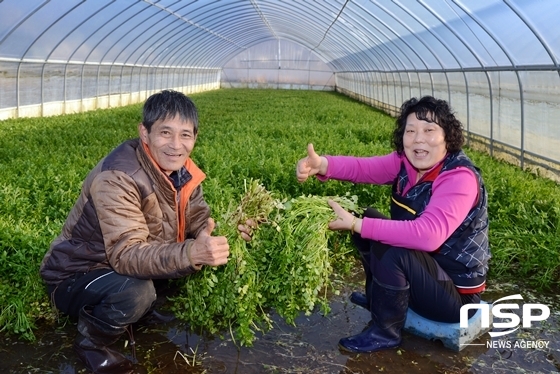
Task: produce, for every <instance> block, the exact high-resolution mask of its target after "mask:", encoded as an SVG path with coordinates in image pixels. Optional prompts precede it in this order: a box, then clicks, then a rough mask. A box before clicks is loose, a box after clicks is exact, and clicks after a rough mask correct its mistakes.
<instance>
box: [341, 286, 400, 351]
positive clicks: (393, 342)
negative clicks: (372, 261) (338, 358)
mask: <svg viewBox="0 0 560 374" xmlns="http://www.w3.org/2000/svg"><path fill="white" fill-rule="evenodd" d="M372 283H373V285H372V288H373V294H374V295H375V300H374V301H373V302H372V303H371V319H372V323H371V325H370V327H368V328H367V329H366V330H364V331H363V332H361V333H359V334H357V335H354V336H350V337H348V338H342V339H340V341H339V342H338V346H339V348H340V349H342V350H344V351H348V352H354V353H366V352H375V351H380V350H382V349H389V348H394V347H397V346H399V345H400V344H401V340H402V338H401V330H402V328H403V327H404V323H405V321H406V312H407V310H408V299H409V288H410V287H409V286H408V285H407V286H406V287H402V288H401V287H394V286H390V285H386V284H381V283H379V282H378V281H377V279H375V278H374V279H373V282H372Z"/></svg>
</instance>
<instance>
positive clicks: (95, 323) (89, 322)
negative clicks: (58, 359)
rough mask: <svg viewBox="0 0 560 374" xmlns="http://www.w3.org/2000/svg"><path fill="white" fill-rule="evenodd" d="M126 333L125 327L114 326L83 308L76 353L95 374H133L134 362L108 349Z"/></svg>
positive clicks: (75, 342) (75, 346)
mask: <svg viewBox="0 0 560 374" xmlns="http://www.w3.org/2000/svg"><path fill="white" fill-rule="evenodd" d="M125 331H126V329H125V328H124V327H118V326H112V325H110V324H108V323H106V322H104V321H102V320H100V319H98V318H96V317H94V316H93V315H92V314H90V313H89V312H88V311H86V309H85V308H82V309H81V310H80V315H79V318H78V332H79V334H78V336H77V337H76V340H75V341H74V346H73V348H74V351H75V352H76V354H77V355H78V357H79V358H80V360H82V362H83V363H84V364H85V365H86V367H87V368H88V369H89V370H91V371H92V372H93V373H95V374H97V373H99V374H117V373H118V374H127V373H132V369H133V365H132V362H130V360H128V359H127V358H126V357H125V356H124V355H122V354H121V353H119V352H117V351H114V350H112V349H110V348H108V346H109V345H112V344H114V343H116V342H117V340H119V337H120V336H121V335H122V334H123V333H124V332H125Z"/></svg>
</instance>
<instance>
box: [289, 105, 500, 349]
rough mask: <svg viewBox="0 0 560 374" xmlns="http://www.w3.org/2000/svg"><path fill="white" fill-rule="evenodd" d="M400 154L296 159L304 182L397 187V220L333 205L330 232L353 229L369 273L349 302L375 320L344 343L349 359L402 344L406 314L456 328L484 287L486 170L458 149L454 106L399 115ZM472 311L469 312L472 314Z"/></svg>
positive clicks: (406, 109)
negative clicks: (360, 290) (356, 213)
mask: <svg viewBox="0 0 560 374" xmlns="http://www.w3.org/2000/svg"><path fill="white" fill-rule="evenodd" d="M393 143H394V146H395V151H394V152H392V153H390V154H387V155H384V156H374V157H350V156H319V155H318V154H317V153H315V150H314V149H313V145H312V144H309V145H308V148H307V153H308V154H307V157H305V158H302V159H301V160H299V161H298V164H297V168H296V175H297V178H298V181H299V182H304V181H305V180H306V179H307V178H309V177H310V176H313V175H315V176H316V177H317V178H318V179H319V180H321V181H327V180H329V179H335V180H343V181H350V182H354V183H369V184H392V186H393V187H392V198H391V218H390V219H389V218H388V217H384V216H383V215H382V214H381V213H379V212H378V211H376V210H375V209H372V208H368V209H367V210H366V211H365V212H364V214H363V215H362V216H361V217H356V216H354V215H353V214H352V213H350V212H347V211H345V210H344V209H343V208H342V207H341V206H340V205H339V204H337V203H336V202H334V201H330V202H329V204H330V206H331V207H332V209H333V211H334V212H335V214H336V215H337V219H336V220H334V221H332V222H330V223H329V228H330V229H332V230H350V232H351V233H352V234H353V236H354V239H355V240H354V242H355V243H356V245H357V247H358V249H359V251H360V254H361V256H362V263H363V265H364V271H365V275H366V293H365V295H364V294H361V293H357V292H354V293H353V294H352V296H351V301H353V302H354V303H356V304H358V305H361V306H364V307H365V308H367V309H369V310H370V312H371V317H372V321H371V322H370V324H369V325H368V327H367V328H366V329H365V330H364V331H363V332H361V333H359V334H357V335H354V336H350V337H347V338H343V339H341V340H340V341H339V347H340V348H341V349H343V350H345V351H350V352H374V351H378V350H381V349H387V348H392V347H396V346H398V345H400V343H401V329H402V327H403V326H404V323H405V320H406V312H407V309H408V308H409V307H410V308H411V309H413V310H414V311H415V312H416V313H418V314H419V315H421V316H423V317H425V318H428V319H430V320H434V321H439V322H447V323H456V322H459V311H460V308H461V306H462V305H464V304H469V303H478V302H479V301H480V293H481V292H482V291H483V290H484V289H485V282H486V273H487V270H488V260H489V258H490V251H489V247H488V216H487V194H486V190H485V187H484V184H483V181H482V178H481V175H480V170H479V169H478V168H477V167H475V166H474V165H473V163H472V161H471V160H470V159H469V158H468V157H467V156H466V155H465V154H464V153H463V151H462V150H461V148H462V145H463V143H464V136H463V129H462V125H461V123H460V121H459V120H458V119H457V118H455V115H454V113H453V112H452V111H451V108H450V107H449V105H448V103H447V102H446V101H444V100H438V99H435V98H433V97H431V96H425V97H422V98H421V99H420V100H418V99H416V98H412V99H410V100H408V101H406V102H405V103H404V104H403V105H402V107H401V113H400V115H399V117H398V118H397V120H396V128H395V130H394V132H393ZM475 312H476V310H471V316H472V314H474V313H475Z"/></svg>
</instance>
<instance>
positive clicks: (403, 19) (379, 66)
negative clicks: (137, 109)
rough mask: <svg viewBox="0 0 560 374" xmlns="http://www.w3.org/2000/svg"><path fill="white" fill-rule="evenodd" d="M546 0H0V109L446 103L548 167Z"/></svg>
mask: <svg viewBox="0 0 560 374" xmlns="http://www.w3.org/2000/svg"><path fill="white" fill-rule="evenodd" d="M559 18H560V7H559V6H558V3H557V0H539V1H526V0H487V1H467V0H346V1H343V0H327V1H279V0H222V1H184V0H118V1H117V0H95V1H86V0H65V1H54V0H26V1H17V0H0V120H2V119H7V118H17V117H26V116H47V115H53V114H61V113H73V112H80V111H85V110H90V109H96V108H106V107H113V106H120V105H128V104H132V103H136V102H140V101H143V100H145V98H146V97H148V96H149V95H150V94H152V93H153V92H155V91H158V90H161V89H164V88H174V89H178V90H181V91H183V92H185V93H193V92H200V91H205V90H213V89H218V88H228V87H266V88H287V89H311V90H336V91H339V92H342V93H344V94H346V95H348V96H351V97H354V98H356V99H358V100H361V101H364V102H367V103H369V104H371V105H373V106H376V107H378V108H381V109H383V110H385V111H387V112H388V113H390V114H395V113H396V112H397V110H398V108H399V106H400V104H401V103H402V102H403V101H404V100H406V99H408V98H410V97H412V96H422V95H425V94H430V95H434V96H438V97H441V98H444V99H446V100H448V101H449V102H450V103H451V105H452V106H453V108H454V109H455V111H456V112H457V115H458V116H459V118H460V119H461V120H462V121H463V123H464V124H465V129H466V131H467V132H468V135H469V136H468V139H469V142H471V145H481V146H482V147H484V148H485V149H487V150H489V152H490V153H491V154H493V155H495V156H498V157H505V158H507V159H508V160H509V161H511V162H514V163H517V164H518V165H519V166H520V167H522V168H525V167H526V166H527V165H530V166H536V167H538V168H539V169H540V170H545V171H547V172H548V173H552V175H556V176H557V174H558V171H559V170H560V127H559V126H557V125H556V123H555V120H556V119H557V118H560V65H559V59H560V28H559V27H557V25H556V22H555V21H556V20H557V19H559Z"/></svg>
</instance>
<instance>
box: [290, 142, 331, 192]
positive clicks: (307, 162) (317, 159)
mask: <svg viewBox="0 0 560 374" xmlns="http://www.w3.org/2000/svg"><path fill="white" fill-rule="evenodd" d="M327 166H328V161H327V159H326V158H325V157H321V156H319V155H318V154H317V153H315V149H313V144H311V143H310V144H308V145H307V157H304V158H302V159H301V160H299V161H298V163H297V166H296V177H297V180H298V182H300V183H302V182H305V181H306V180H307V178H309V177H311V176H313V175H315V174H319V175H325V173H326V172H327Z"/></svg>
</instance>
